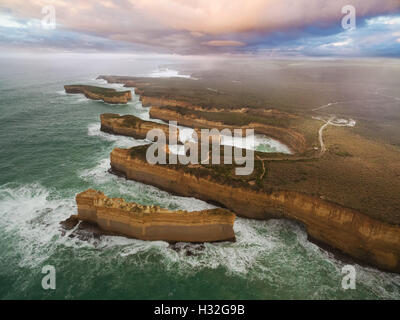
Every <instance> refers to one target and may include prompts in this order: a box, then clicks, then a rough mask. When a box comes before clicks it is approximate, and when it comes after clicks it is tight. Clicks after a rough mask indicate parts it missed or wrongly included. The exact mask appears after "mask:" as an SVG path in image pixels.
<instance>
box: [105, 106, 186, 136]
mask: <svg viewBox="0 0 400 320" xmlns="http://www.w3.org/2000/svg"><path fill="white" fill-rule="evenodd" d="M100 121H101V127H100V130H101V131H103V132H107V133H112V134H119V135H123V136H128V137H133V138H136V139H146V135H147V132H148V131H149V130H152V129H159V130H161V131H163V132H164V134H165V137H166V139H167V141H168V140H169V127H168V125H166V124H162V123H157V122H152V121H145V120H142V119H139V118H137V117H135V116H132V115H125V116H120V115H119V114H115V113H104V114H102V115H100ZM178 136H179V130H178V129H176V139H178Z"/></svg>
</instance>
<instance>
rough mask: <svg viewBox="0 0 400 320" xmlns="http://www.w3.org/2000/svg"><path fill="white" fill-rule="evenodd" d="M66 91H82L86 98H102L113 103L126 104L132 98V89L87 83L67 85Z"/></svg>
mask: <svg viewBox="0 0 400 320" xmlns="http://www.w3.org/2000/svg"><path fill="white" fill-rule="evenodd" d="M64 89H65V92H66V93H72V94H74V93H82V94H84V95H85V97H86V98H88V99H92V100H102V101H104V102H107V103H111V104H125V103H128V101H129V100H132V94H131V91H130V90H128V91H117V90H115V89H110V88H102V87H95V86H87V85H66V86H64Z"/></svg>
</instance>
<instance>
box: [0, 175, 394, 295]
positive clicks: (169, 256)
mask: <svg viewBox="0 0 400 320" xmlns="http://www.w3.org/2000/svg"><path fill="white" fill-rule="evenodd" d="M121 181H122V180H120V181H119V182H121ZM135 184H136V186H133V185H135ZM116 185H118V186H121V189H120V191H122V192H121V193H122V194H124V193H125V192H127V193H132V192H135V190H136V192H138V193H140V194H141V195H143V194H144V195H146V194H147V195H149V194H148V191H149V190H150V189H148V188H149V186H145V185H142V186H139V188H138V185H137V183H134V182H132V183H130V182H127V183H122V184H121V183H118V184H116ZM135 188H136V189H135ZM150 188H152V187H150ZM124 189H125V190H124ZM153 189H154V188H153ZM143 192H145V193H143ZM150 197H151V201H153V202H155V203H157V202H163V203H167V202H168V201H175V202H177V204H178V205H179V207H180V208H185V207H191V208H193V207H197V209H198V210H199V209H201V208H202V207H203V208H206V207H209V205H207V204H205V205H202V204H201V201H199V200H196V199H190V198H182V197H172V196H170V195H168V194H167V193H166V192H163V191H157V192H152V193H151V192H150ZM75 212H76V205H75V201H74V198H73V197H71V198H62V197H60V196H59V195H57V193H54V192H50V191H49V190H47V189H45V188H43V187H42V186H40V185H35V184H33V185H26V186H18V185H15V184H7V185H3V186H2V187H0V217H1V219H0V228H1V229H2V230H3V231H4V232H5V233H6V234H9V235H10V236H9V237H10V239H11V240H15V241H16V250H17V251H18V253H19V254H20V256H21V260H20V261H19V265H20V266H25V267H26V266H28V267H31V268H37V266H39V265H41V264H43V263H44V261H46V260H47V259H48V258H50V257H51V256H52V255H53V254H54V253H55V252H56V251H57V250H60V249H61V250H65V249H66V248H69V247H73V248H74V249H73V250H77V249H80V248H86V250H85V251H84V254H83V256H80V257H81V258H82V259H105V257H107V256H110V255H111V256H114V257H120V259H130V260H129V261H130V262H131V263H133V264H135V267H136V268H143V270H145V269H146V268H148V267H149V266H150V265H151V264H153V263H154V259H152V258H151V257H152V256H153V257H154V255H156V256H158V257H159V258H160V259H159V262H158V263H160V267H161V268H162V269H166V270H167V271H168V272H171V273H179V274H180V276H185V275H190V274H194V273H196V272H198V271H200V270H202V269H216V268H224V269H225V270H226V272H227V273H228V274H232V275H233V274H234V275H236V276H243V277H246V278H247V279H251V278H253V277H255V278H256V279H260V280H264V281H268V282H270V283H280V281H282V283H285V281H288V279H289V278H290V277H289V275H288V274H285V272H284V270H286V269H288V270H297V272H298V273H299V275H300V274H304V272H305V271H304V270H303V268H306V267H307V266H303V265H302V263H306V264H308V263H311V264H312V266H313V267H314V268H315V267H318V268H322V269H321V272H324V274H325V276H324V277H331V276H332V272H333V274H334V275H337V279H333V280H334V281H336V280H337V281H338V284H337V285H338V288H335V287H332V286H329V285H318V287H317V288H316V290H315V293H314V295H315V298H319V297H321V296H322V297H324V296H325V297H326V296H332V297H334V296H335V292H337V291H338V290H340V287H339V286H340V279H341V272H340V271H341V267H342V266H343V265H344V264H343V263H342V262H340V261H338V260H336V259H334V258H333V257H332V256H331V255H330V254H327V253H326V252H325V251H323V250H321V249H319V248H318V247H317V246H315V245H313V244H312V243H310V242H308V241H307V240H306V238H307V236H306V233H305V230H304V228H302V227H300V226H299V225H297V224H295V223H293V222H290V221H286V220H270V221H255V220H248V219H241V218H237V219H236V222H235V225H234V229H235V233H236V242H234V243H231V242H222V243H213V244H212V243H207V244H205V245H204V249H203V250H200V251H198V252H196V255H192V256H187V255H186V254H185V251H184V250H183V251H180V252H176V251H174V250H170V249H168V248H167V247H168V244H167V243H166V242H163V241H142V240H136V239H128V238H125V237H115V236H103V237H100V239H91V240H89V241H82V240H79V239H77V238H69V237H66V236H61V232H60V228H59V222H60V221H62V220H64V219H66V218H67V217H69V216H70V215H71V214H73V213H75ZM62 248H64V249H62ZM300 248H303V249H300ZM92 249H94V250H92ZM99 250H100V251H99ZM301 250H305V255H306V256H305V257H301V256H300V255H304V254H302V253H301ZM77 252H79V251H77ZM99 254H101V257H100V256H99ZM307 257H308V259H309V260H307ZM327 263H328V265H331V266H332V267H333V271H332V270H331V271H328V270H329V268H328V269H327V267H323V266H324V265H326V264H327ZM282 268H283V269H282ZM356 270H357V286H360V287H362V288H364V289H365V290H367V291H369V292H373V293H374V294H375V295H376V296H378V297H382V298H388V299H389V298H391V299H393V298H397V299H398V298H400V292H399V288H400V276H399V275H394V274H389V273H383V272H380V271H378V270H375V269H372V268H365V267H361V266H358V265H356ZM310 272H313V269H311V270H310ZM309 277H310V279H304V281H306V282H307V281H312V278H313V274H310V275H309ZM314 277H318V273H317V274H315V275H314ZM292 279H296V281H300V282H301V281H303V280H302V279H301V278H298V277H294V278H293V277H292ZM316 281H319V280H318V279H317V280H316ZM329 281H331V280H329ZM328 283H329V282H328ZM335 283H336V282H335ZM285 285H287V284H285Z"/></svg>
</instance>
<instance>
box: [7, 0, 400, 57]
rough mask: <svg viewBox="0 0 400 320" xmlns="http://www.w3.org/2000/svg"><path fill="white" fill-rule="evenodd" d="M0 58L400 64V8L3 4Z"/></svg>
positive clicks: (398, 2)
mask: <svg viewBox="0 0 400 320" xmlns="http://www.w3.org/2000/svg"><path fill="white" fill-rule="evenodd" d="M346 5H351V6H352V7H354V9H355V20H351V21H355V24H353V26H354V27H353V28H343V26H342V20H343V19H344V18H345V22H349V20H348V19H347V14H348V13H349V11H347V10H344V11H342V9H343V7H344V6H346ZM53 12H54V15H49V14H51V13H53ZM53 17H54V20H52V18H53ZM52 21H54V23H55V24H54V28H53V27H52V26H53V25H52V24H51V22H52ZM0 50H1V52H3V53H4V52H16V51H20V52H101V53H110V52H111V53H112V52H118V53H143V54H148V53H156V54H161V53H162V54H178V55H204V54H213V55H215V54H217V55H218V54H222V55H230V54H233V55H234V54H260V55H265V56H349V57H360V56H366V57H371V56H384V57H400V0H251V1H243V0H115V1H112V0H85V1H83V0H0Z"/></svg>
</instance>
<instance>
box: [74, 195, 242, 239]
mask: <svg viewBox="0 0 400 320" xmlns="http://www.w3.org/2000/svg"><path fill="white" fill-rule="evenodd" d="M76 203H77V205H78V215H77V216H72V218H73V220H74V219H76V218H77V219H79V220H81V221H84V222H90V223H93V224H95V225H97V226H98V227H100V229H102V230H104V232H105V234H120V235H124V236H127V237H132V238H137V239H142V240H164V241H168V242H180V241H182V242H214V241H234V239H235V234H234V231H233V224H234V221H235V215H234V214H233V213H232V212H230V211H228V210H226V209H220V208H217V209H210V210H203V211H195V212H188V211H170V210H167V209H163V208H160V207H158V206H153V205H152V206H144V205H140V204H137V203H133V202H126V201H125V200H124V199H120V198H108V197H107V196H105V195H104V194H103V193H102V192H99V191H96V190H93V189H88V190H86V191H84V192H82V193H79V194H78V195H77V196H76Z"/></svg>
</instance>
